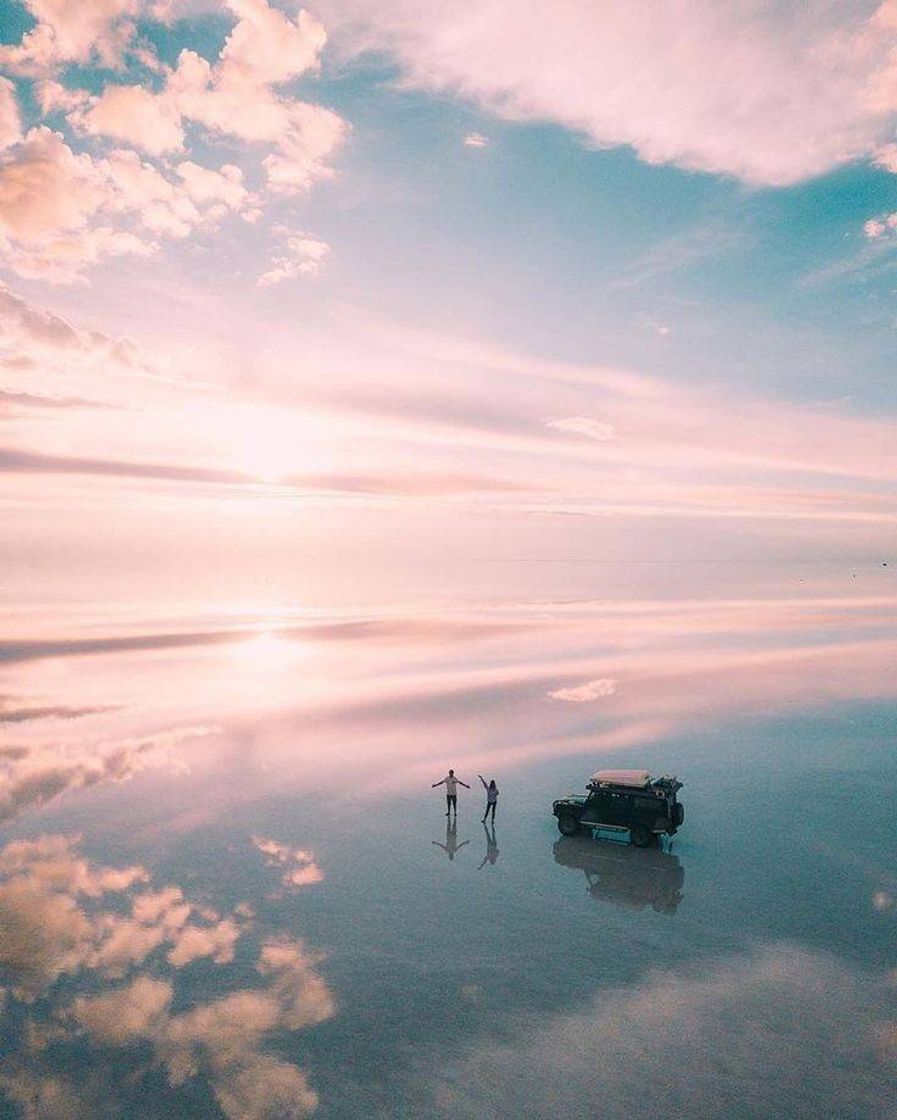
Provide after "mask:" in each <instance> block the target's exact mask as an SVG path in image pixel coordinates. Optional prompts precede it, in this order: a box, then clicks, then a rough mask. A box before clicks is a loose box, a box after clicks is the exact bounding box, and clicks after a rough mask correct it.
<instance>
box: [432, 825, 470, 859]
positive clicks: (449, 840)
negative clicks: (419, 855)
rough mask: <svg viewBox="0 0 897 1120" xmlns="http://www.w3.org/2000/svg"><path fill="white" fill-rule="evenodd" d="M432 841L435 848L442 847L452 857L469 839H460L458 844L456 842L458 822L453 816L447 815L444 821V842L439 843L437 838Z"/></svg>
mask: <svg viewBox="0 0 897 1120" xmlns="http://www.w3.org/2000/svg"><path fill="white" fill-rule="evenodd" d="M433 843H434V844H435V845H436V847H437V848H442V850H443V851H444V852H445V854H446V855H447V856H448V858H449V859H454V858H455V853H456V852H458V851H460V850H461V848H463V847H464V845H465V844H469V843H470V841H469V840H462V841H461V843H460V844H459V843H458V822H457V821H456V820H455V819H454V818H453V817H448V818H447V819H446V822H445V843H444V844H440V843H439V841H438V840H434V841H433Z"/></svg>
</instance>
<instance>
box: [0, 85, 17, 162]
mask: <svg viewBox="0 0 897 1120" xmlns="http://www.w3.org/2000/svg"><path fill="white" fill-rule="evenodd" d="M21 138H22V122H21V119H20V117H19V103H18V101H17V100H16V87H15V86H14V85H13V84H12V82H11V81H10V80H9V79H8V78H0V149H3V148H9V147H11V146H12V145H13V144H17V143H18V142H19V140H21Z"/></svg>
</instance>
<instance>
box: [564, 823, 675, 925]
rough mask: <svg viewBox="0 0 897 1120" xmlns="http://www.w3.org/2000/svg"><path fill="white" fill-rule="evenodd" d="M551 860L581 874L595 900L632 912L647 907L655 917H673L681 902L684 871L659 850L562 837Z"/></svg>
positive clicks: (672, 858)
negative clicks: (625, 908) (653, 912)
mask: <svg viewBox="0 0 897 1120" xmlns="http://www.w3.org/2000/svg"><path fill="white" fill-rule="evenodd" d="M554 859H555V863H559V864H561V865H562V866H563V867H572V868H578V869H579V870H581V871H582V872H584V874H585V877H586V882H587V883H588V891H589V894H590V895H591V896H592V898H594V899H595V900H596V901H600V902H612V903H614V904H615V905H617V906H625V907H628V908H629V909H632V910H644V909H645V908H646V907H647V906H650V907H651V908H652V910H655V911H656V912H657V913H658V914H674V913H675V912H676V910H677V909H678V907H679V903H680V902H681V901H682V887H683V885H684V883H685V869H684V868H683V866H682V864H681V863H680V862H679V859H678V857H677V856H675V855H673V853H672V852H665V851H663V850H662V849H660V848H634V847H632V846H631V845H630V844H620V843H617V842H616V841H613V840H592V839H590V838H588V837H581V836H564V837H562V838H561V839H560V840H558V841H557V842H556V843H555V845H554Z"/></svg>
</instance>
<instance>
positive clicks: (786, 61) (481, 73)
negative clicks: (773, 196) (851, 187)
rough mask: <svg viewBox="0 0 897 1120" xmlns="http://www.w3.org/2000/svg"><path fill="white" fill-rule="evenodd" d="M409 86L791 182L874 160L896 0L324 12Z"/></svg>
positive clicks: (883, 134)
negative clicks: (382, 52) (877, 0)
mask: <svg viewBox="0 0 897 1120" xmlns="http://www.w3.org/2000/svg"><path fill="white" fill-rule="evenodd" d="M323 10H324V11H325V12H326V13H327V14H328V15H329V16H330V17H331V18H332V19H333V20H334V21H335V22H336V23H337V25H338V26H341V27H342V29H343V31H344V35H345V36H346V38H348V40H349V41H350V42H351V43H353V44H354V45H355V46H356V47H357V48H358V49H364V48H371V47H373V48H379V49H383V48H386V49H388V50H391V51H392V52H393V53H394V54H395V55H396V56H397V57H398V59H399V60H400V62H401V65H402V67H403V78H404V81H405V82H407V83H409V84H412V85H415V86H418V87H423V88H427V89H436V90H440V91H450V92H453V93H455V94H457V95H459V96H460V97H462V98H465V99H468V100H473V101H475V102H477V103H478V104H480V105H481V106H483V107H484V108H485V109H486V110H487V111H490V112H493V113H495V114H496V115H498V116H501V117H505V118H508V119H512V120H549V121H555V122H557V123H559V124H562V125H565V126H566V127H568V128H571V129H573V130H575V131H576V132H578V133H580V134H582V135H583V136H585V137H586V138H587V140H588V141H589V142H591V143H594V144H597V145H599V146H601V147H611V146H617V145H630V146H631V147H633V148H634V149H635V151H636V152H637V153H638V155H639V157H640V158H641V159H643V160H645V161H647V162H648V163H675V164H677V165H678V166H680V167H685V168H688V169H691V170H698V171H709V172H720V173H723V174H727V175H733V176H736V177H738V178H741V179H745V180H747V181H749V182H753V183H761V184H773V185H785V184H788V183H794V182H797V181H799V180H801V179H805V178H808V177H811V176H814V175H820V174H822V173H824V172H826V171H828V170H830V169H831V168H833V167H836V166H838V165H840V164H842V163H844V162H846V161H848V160H852V159H860V158H864V157H868V156H872V155H875V153H876V152H877V150H878V148H879V145H881V144H882V143H883V142H884V141H885V140H886V139H888V138H890V136H891V134H892V133H893V126H894V120H895V114H897V95H895V88H897V86H895V73H894V67H895V62H894V58H895V55H894V47H895V45H897V21H895V20H894V17H893V11H894V9H893V3H892V2H891V0H885V2H884V3H883V4H882V5H881V7H880V8H879V9H878V10H877V11H873V12H872V13H869V12H868V10H867V9H865V8H861V9H856V8H855V9H851V8H850V7H849V6H848V7H846V8H843V9H841V10H833V9H831V8H830V7H828V6H822V7H818V6H817V7H810V8H807V7H801V8H794V9H793V10H792V9H786V8H784V7H783V6H781V5H779V6H773V7H767V8H762V9H758V7H757V5H756V4H749V3H744V2H739V3H735V4H728V5H720V4H718V3H714V2H713V0H701V2H699V3H693V4H690V5H686V6H683V5H681V4H671V5H663V6H660V7H658V6H657V5H653V4H650V3H633V2H631V0H613V2H611V3H606V4H601V5H596V4H594V3H590V2H589V0H573V2H572V3H566V4H564V5H561V6H558V5H557V4H550V3H548V2H547V0H545V2H539V3H536V4H534V5H531V6H530V7H529V8H528V9H527V18H526V19H520V18H518V15H517V13H516V12H515V11H514V10H513V8H512V7H510V6H508V5H507V4H505V3H503V2H502V0H486V2H485V3H482V4H479V5H477V6H471V5H464V4H445V3H437V2H436V0H427V2H421V0H398V2H397V3H394V4H391V5H389V6H388V7H384V6H383V5H381V4H374V3H372V2H371V0H354V3H352V4H350V5H348V6H347V5H345V4H336V3H330V4H327V5H325V7H324V9H323Z"/></svg>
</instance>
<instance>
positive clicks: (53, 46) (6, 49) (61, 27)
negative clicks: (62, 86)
mask: <svg viewBox="0 0 897 1120" xmlns="http://www.w3.org/2000/svg"><path fill="white" fill-rule="evenodd" d="M23 2H24V4H25V7H26V8H27V9H28V11H29V12H30V14H31V15H32V16H33V17H34V19H35V20H36V21H37V23H36V26H35V27H34V28H32V29H31V30H30V31H28V32H27V33H26V34H25V36H24V37H23V39H22V42H21V43H20V44H18V45H4V46H0V66H2V67H5V68H6V69H9V70H11V71H12V72H13V73H16V74H22V75H25V76H29V77H33V76H40V75H42V74H45V73H48V72H52V71H53V70H55V69H56V68H58V67H59V66H61V65H62V64H64V63H70V62H76V63H81V64H86V63H90V62H96V63H97V64H99V65H101V66H103V67H107V68H115V67H118V66H120V65H121V63H122V59H123V55H124V52H125V50H126V49H127V48H128V46H129V44H130V43H131V40H132V38H133V36H134V34H135V27H134V22H133V17H134V16H136V14H137V12H138V9H139V2H138V0H79V2H78V3H77V4H70V3H68V2H67V0H23Z"/></svg>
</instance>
